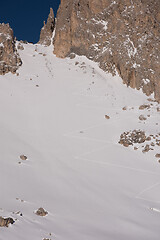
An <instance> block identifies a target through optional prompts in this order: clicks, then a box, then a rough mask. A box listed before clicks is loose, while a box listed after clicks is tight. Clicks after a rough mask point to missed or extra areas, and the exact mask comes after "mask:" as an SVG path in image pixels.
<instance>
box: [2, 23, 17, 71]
mask: <svg viewBox="0 0 160 240" xmlns="http://www.w3.org/2000/svg"><path fill="white" fill-rule="evenodd" d="M21 64H22V61H21V59H20V57H19V55H18V53H17V50H16V47H15V41H14V36H13V30H12V29H11V28H10V26H9V24H4V23H0V75H3V74H5V73H8V72H12V73H15V72H16V70H17V69H18V67H19V66H20V65H21Z"/></svg>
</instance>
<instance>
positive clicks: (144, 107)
mask: <svg viewBox="0 0 160 240" xmlns="http://www.w3.org/2000/svg"><path fill="white" fill-rule="evenodd" d="M149 108H150V105H147V104H143V105H141V106H139V109H140V110H144V109H149Z"/></svg>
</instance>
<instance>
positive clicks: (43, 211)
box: [36, 207, 48, 217]
mask: <svg viewBox="0 0 160 240" xmlns="http://www.w3.org/2000/svg"><path fill="white" fill-rule="evenodd" d="M47 214H48V212H47V211H45V210H44V209H43V208H42V207H41V208H39V209H38V210H37V211H36V215H38V216H42V217H44V216H46V215H47Z"/></svg>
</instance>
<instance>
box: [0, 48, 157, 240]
mask: <svg viewBox="0 0 160 240" xmlns="http://www.w3.org/2000/svg"><path fill="white" fill-rule="evenodd" d="M19 52H20V56H21V59H22V61H23V65H22V67H21V68H20V69H19V75H18V76H17V75H12V74H7V75H5V76H0V112H1V117H0V134H1V138H0V196H1V197H0V216H2V217H12V218H13V219H14V220H16V221H15V223H14V224H13V225H10V226H9V227H8V228H0V240H29V239H34V240H42V239H44V238H47V239H51V240H55V239H57V240H97V239H98V240H106V239H107V240H128V239H130V240H135V239H140V240H151V239H152V240H159V236H160V227H159V221H160V164H159V162H158V161H157V160H158V159H157V158H155V154H157V153H160V150H159V146H158V145H155V146H153V149H154V150H152V151H149V152H147V153H142V149H143V148H144V147H142V145H145V144H139V145H136V146H138V150H137V151H135V150H134V148H133V146H129V147H128V148H126V147H124V146H122V145H120V144H119V143H118V142H119V139H120V135H121V133H123V132H124V131H130V130H134V129H141V130H144V131H145V132H146V135H150V134H152V135H153V137H154V136H155V135H156V134H157V133H159V132H160V128H159V124H160V116H159V112H158V111H157V107H158V105H157V103H156V102H149V101H148V100H147V97H146V96H144V95H143V94H142V93H141V92H140V91H136V90H133V89H130V88H127V87H126V86H124V85H123V84H122V81H121V80H120V79H119V77H118V76H116V77H112V76H111V75H109V74H108V75H107V74H105V73H103V71H102V70H100V69H99V68H98V66H97V65H96V64H95V63H92V62H91V61H89V60H87V59H86V58H85V57H76V58H74V59H64V60H62V59H58V58H56V57H55V56H54V55H53V54H52V49H51V47H43V46H40V45H37V46H36V45H31V44H27V45H26V44H25V45H24V50H23V51H19ZM142 104H150V108H149V109H147V108H146V109H144V110H139V106H140V105H142ZM125 106H126V109H127V110H123V109H122V108H123V107H125ZM141 114H144V115H145V116H147V115H148V116H147V120H145V121H140V120H139V115H141ZM105 115H108V116H109V117H110V119H106V118H105V117H104V116H105ZM149 115H150V117H149ZM157 136H158V135H157ZM154 140H155V139H154V138H153V142H154ZM152 145H153V144H152ZM23 154H24V155H25V156H27V158H28V159H27V160H21V159H20V155H23ZM39 207H43V208H44V209H45V210H47V211H48V215H47V216H45V217H41V216H37V215H36V214H35V211H36V210H37V209H38V208H39Z"/></svg>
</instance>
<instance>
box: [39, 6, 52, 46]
mask: <svg viewBox="0 0 160 240" xmlns="http://www.w3.org/2000/svg"><path fill="white" fill-rule="evenodd" d="M54 27H55V18H54V13H53V9H52V8H50V13H49V15H48V19H47V23H45V21H44V26H43V28H42V29H41V33H40V39H39V42H38V43H40V44H43V45H45V46H49V45H50V44H51V38H52V35H53V31H54Z"/></svg>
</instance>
